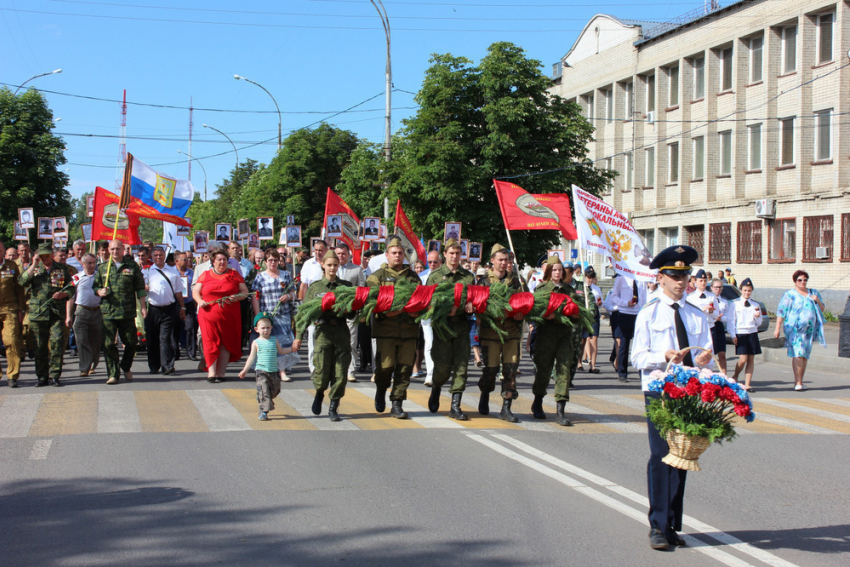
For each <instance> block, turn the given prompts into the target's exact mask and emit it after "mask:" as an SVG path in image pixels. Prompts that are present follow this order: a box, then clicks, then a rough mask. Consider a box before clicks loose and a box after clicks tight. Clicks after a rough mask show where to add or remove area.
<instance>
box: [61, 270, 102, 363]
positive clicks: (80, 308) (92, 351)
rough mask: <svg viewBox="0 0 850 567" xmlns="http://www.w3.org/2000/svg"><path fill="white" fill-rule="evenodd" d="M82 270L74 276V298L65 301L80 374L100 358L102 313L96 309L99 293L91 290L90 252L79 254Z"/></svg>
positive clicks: (92, 276) (97, 307)
mask: <svg viewBox="0 0 850 567" xmlns="http://www.w3.org/2000/svg"><path fill="white" fill-rule="evenodd" d="M82 265H83V271H81V272H80V273H78V274H77V275H75V276H74V282H75V285H74V289H75V291H74V300H73V301H69V302H68V316H67V317H66V324H68V323H70V321H71V313H72V310H73V313H74V317H73V327H74V337H75V338H76V340H77V349H78V352H79V356H80V358H79V361H80V376H88V375H89V374H91V373H92V371H93V370H94V367H95V366H97V363H98V362H99V361H100V349H101V348H102V346H103V315H102V314H101V312H100V297H99V296H97V295H95V293H94V292H93V291H92V284H93V283H94V275H95V272H96V271H97V258H95V256H94V254H83V257H82Z"/></svg>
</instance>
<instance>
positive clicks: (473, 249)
mask: <svg viewBox="0 0 850 567" xmlns="http://www.w3.org/2000/svg"><path fill="white" fill-rule="evenodd" d="M482 248H483V244H481V243H480V242H470V243H469V260H470V261H471V262H480V261H481V250H482Z"/></svg>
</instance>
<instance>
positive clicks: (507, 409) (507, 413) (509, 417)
mask: <svg viewBox="0 0 850 567" xmlns="http://www.w3.org/2000/svg"><path fill="white" fill-rule="evenodd" d="M511 403H513V400H509V399H506V400H502V411H500V412H499V419H501V420H503V421H507V422H508V423H516V422H518V421H519V420H518V419H517V418H516V416H515V415H514V414H513V413H511Z"/></svg>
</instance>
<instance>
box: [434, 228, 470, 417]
mask: <svg viewBox="0 0 850 567" xmlns="http://www.w3.org/2000/svg"><path fill="white" fill-rule="evenodd" d="M444 252H445V257H446V263H445V264H443V266H442V267H441V268H439V269H438V270H434V271H433V272H431V273H430V274H429V275H428V284H427V285H437V284H441V283H444V282H448V283H452V284H457V283H462V284H465V285H471V284H473V283H475V275H474V274H473V273H472V272H470V271H469V270H465V269H463V268H461V267H460V255H461V247H460V243H459V242H458V241H457V240H454V239H453V238H450V239H449V240H448V241H447V242H446V247H445V249H444ZM467 313H472V303H469V302H467V304H466V305H464V306H462V307H454V308H452V311H451V313H449V317H448V319H447V321H446V324H447V326H448V327H449V328H451V330H452V331H454V332H455V333H456V335H455V336H454V337H445V338H442V337H440V336H439V333H435V334H434V343H433V346H432V347H431V352H432V353H435V354H436V356H432V357H431V358H432V359H433V361H434V373H433V376H432V378H431V381H432V386H431V396H430V397H429V398H428V410H429V411H430V412H431V413H437V411H438V410H439V409H440V389H441V388H442V387H443V384H445V383H446V382H447V381H448V379H449V377H450V376H451V375H452V373H454V380H452V387H451V390H450V392H451V394H452V406H451V410H450V411H449V417H451V418H452V419H457V420H458V421H465V420H467V419H468V418H467V417H466V414H465V413H463V410H461V408H460V402H461V399H462V398H463V391H464V390H465V389H466V378H467V368H468V366H469V349H470V341H469V325H470V321H469V317H468V316H467Z"/></svg>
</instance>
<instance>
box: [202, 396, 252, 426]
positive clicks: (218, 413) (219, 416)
mask: <svg viewBox="0 0 850 567" xmlns="http://www.w3.org/2000/svg"><path fill="white" fill-rule="evenodd" d="M186 393H187V394H189V397H190V398H191V399H192V402H193V403H194V404H195V407H196V408H198V412H199V413H200V414H201V417H202V418H203V419H204V422H205V423H206V424H207V427H209V428H210V431H246V430H249V429H251V426H250V425H248V423H247V422H246V421H245V420H244V419H243V418H242V416H241V415H239V412H238V411H236V408H235V407H233V405H232V404H231V403H230V401H229V400H228V399H227V398H226V397H225V396H224V394H222V393H221V390H188V391H187V392H186Z"/></svg>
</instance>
